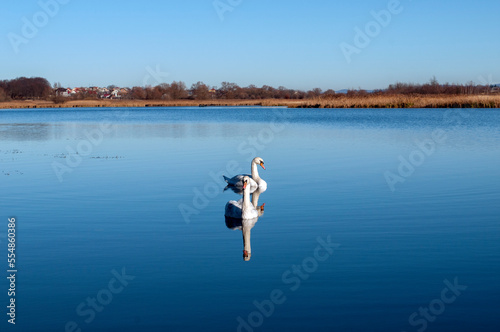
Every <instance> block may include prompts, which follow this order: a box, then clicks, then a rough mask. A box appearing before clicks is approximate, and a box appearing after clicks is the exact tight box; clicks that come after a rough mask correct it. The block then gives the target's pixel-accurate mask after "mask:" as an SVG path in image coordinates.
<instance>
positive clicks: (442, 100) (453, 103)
mask: <svg viewBox="0 0 500 332" xmlns="http://www.w3.org/2000/svg"><path fill="white" fill-rule="evenodd" d="M188 106H196V107H197V106H286V107H289V108H500V95H470V96H469V95H373V94H372V95H370V94H367V95H363V96H347V95H335V96H332V97H329V98H324V97H323V98H314V99H304V100H290V99H262V100H259V99H255V100H239V99H238V100H200V101H198V100H175V101H165V100H157V101H155V100H72V101H66V102H64V103H54V102H53V101H44V100H31V101H30V100H26V101H7V102H0V108H3V109H7V108H62V107H68V108H72V107H74V108H77V107H188Z"/></svg>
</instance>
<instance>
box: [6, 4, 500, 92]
mask: <svg viewBox="0 0 500 332" xmlns="http://www.w3.org/2000/svg"><path fill="white" fill-rule="evenodd" d="M54 1H60V2H63V3H64V2H67V3H66V4H60V5H59V9H58V11H57V13H51V14H54V15H52V16H50V15H47V14H44V13H43V9H42V7H41V6H40V4H39V3H51V2H54ZM391 1H395V0H390V1H389V0H372V1H368V0H351V1H347V0H345V1H336V0H322V1H319V0H317V1H314V0H313V1H304V0H302V1H293V0H287V1H281V0H279V1H264V0H241V1H239V0H220V2H219V3H225V4H229V3H233V4H236V5H235V6H232V7H234V8H232V11H226V12H224V14H223V18H224V19H223V20H221V19H220V17H219V15H218V13H217V11H216V9H215V8H214V1H213V0H191V1H187V0H185V1H181V0H175V1H170V0H142V1H129V0H122V1H96V0H40V1H38V0H19V1H3V2H2V5H1V7H2V8H1V10H0V33H1V39H0V49H1V52H0V63H1V66H0V79H12V78H15V77H18V76H28V77H31V76H42V77H45V78H47V79H48V80H49V81H50V82H51V83H54V82H60V83H61V84H62V85H63V86H71V87H75V86H90V85H99V86H107V85H110V84H115V85H118V86H134V85H143V84H144V83H145V82H146V83H147V84H152V85H156V84H158V83H161V82H167V83H169V82H171V81H173V80H176V81H177V80H182V81H184V82H186V84H187V85H188V86H190V85H191V84H192V83H194V82H196V81H204V82H205V83H207V84H209V85H217V86H220V83H221V82H222V81H229V82H235V83H237V84H239V85H241V86H247V85H249V84H255V85H257V86H261V85H264V84H268V85H272V86H275V87H278V86H281V85H282V86H286V87H289V88H294V89H312V88H314V87H320V88H322V89H327V88H332V89H335V90H338V89H343V88H358V87H361V88H364V89H373V88H385V87H387V85H388V84H391V83H394V82H397V81H401V82H414V83H424V82H427V81H428V80H429V79H430V78H431V77H432V76H436V78H437V79H438V81H439V82H441V83H444V82H450V83H466V82H468V81H474V82H476V83H484V82H482V81H483V80H488V79H492V81H493V83H500V65H499V63H500V62H499V60H500V38H499V36H500V23H499V21H498V15H499V13H500V1H493V0H488V1H485V0H478V1H462V0H454V1H448V0H443V1H431V0H401V1H400V5H399V6H398V7H397V8H398V9H399V11H400V12H399V13H397V14H392V15H391V16H392V17H391V18H390V22H388V24H385V22H383V23H384V25H385V26H381V25H379V29H378V30H379V31H377V26H376V25H373V24H370V22H372V23H373V21H374V18H373V16H372V14H371V12H372V11H375V12H379V11H381V10H384V9H387V8H388V6H389V4H390V3H391ZM238 3H239V4H238ZM229 6H231V5H229ZM52 9H54V7H52ZM34 16H35V17H34ZM23 18H25V21H23ZM47 18H48V19H47ZM36 20H38V21H36ZM26 21H28V22H29V23H30V24H33V23H37V24H38V25H39V26H40V27H39V28H37V29H38V31H36V32H35V33H33V31H30V30H29V29H27V28H26V27H25V28H24V30H25V31H24V34H23V26H25V25H26V23H25V22H26ZM34 21H36V22H34ZM356 27H358V28H360V29H361V30H364V29H365V28H366V27H371V28H373V30H372V32H371V35H372V36H373V37H369V38H370V42H369V45H367V46H366V45H363V44H360V43H358V46H363V47H358V51H359V52H358V53H352V54H351V59H350V60H351V61H350V63H348V61H347V60H346V57H345V56H344V54H343V52H342V50H341V47H340V45H342V43H346V44H349V45H352V46H353V47H356V44H355V41H354V39H355V35H356V32H355V28H356ZM26 31H27V33H26ZM16 36H17V37H16ZM18 37H19V38H24V40H23V41H22V42H20V41H19V40H20V39H19V38H18ZM12 40H15V41H16V42H17V43H18V44H17V46H16V47H17V49H18V52H17V53H16V52H15V48H16V47H13V43H12ZM14 44H15V43H14ZM346 44H344V45H346ZM157 69H159V70H160V75H159V76H157V78H154V77H153V76H152V75H151V74H150V72H153V73H154V72H155V71H156V70H157ZM164 73H168V75H166V74H164ZM481 77H482V78H481Z"/></svg>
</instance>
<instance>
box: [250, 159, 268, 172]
mask: <svg viewBox="0 0 500 332" xmlns="http://www.w3.org/2000/svg"><path fill="white" fill-rule="evenodd" d="M253 163H254V164H257V165H260V166H261V167H262V168H263V169H266V168H265V167H264V159H262V158H261V157H257V158H255V159H254V160H253Z"/></svg>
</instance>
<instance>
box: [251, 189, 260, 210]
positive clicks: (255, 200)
mask: <svg viewBox="0 0 500 332" xmlns="http://www.w3.org/2000/svg"><path fill="white" fill-rule="evenodd" d="M259 196H260V190H259V189H257V190H256V191H254V193H253V194H252V204H253V207H254V208H257V205H259Z"/></svg>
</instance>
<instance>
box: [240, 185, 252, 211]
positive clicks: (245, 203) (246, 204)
mask: <svg viewBox="0 0 500 332" xmlns="http://www.w3.org/2000/svg"><path fill="white" fill-rule="evenodd" d="M251 206H252V202H251V200H250V186H248V187H246V188H245V190H243V207H242V210H244V211H246V210H248V209H250V208H251Z"/></svg>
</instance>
